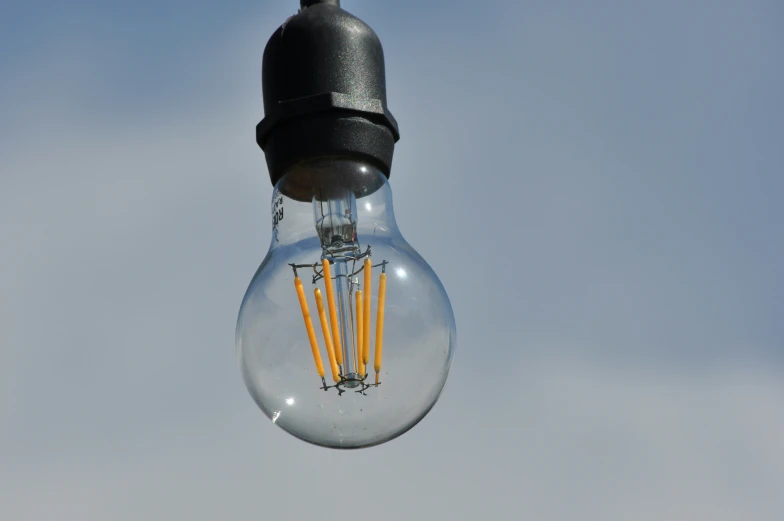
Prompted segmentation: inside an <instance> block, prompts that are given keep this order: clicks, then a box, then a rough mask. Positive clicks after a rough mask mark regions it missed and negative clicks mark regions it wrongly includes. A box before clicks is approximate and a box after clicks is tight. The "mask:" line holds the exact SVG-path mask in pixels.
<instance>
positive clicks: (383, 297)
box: [373, 273, 387, 383]
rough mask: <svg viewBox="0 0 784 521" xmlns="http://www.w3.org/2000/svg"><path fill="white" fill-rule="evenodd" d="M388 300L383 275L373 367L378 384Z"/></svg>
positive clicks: (379, 289) (381, 277) (380, 279)
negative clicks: (385, 305)
mask: <svg viewBox="0 0 784 521" xmlns="http://www.w3.org/2000/svg"><path fill="white" fill-rule="evenodd" d="M386 299H387V275H386V273H382V274H381V276H380V277H379V280H378V315H377V316H376V356H375V359H374V360H373V367H374V368H375V370H376V383H378V373H379V371H381V350H382V348H383V344H382V342H383V340H384V303H385V302H386Z"/></svg>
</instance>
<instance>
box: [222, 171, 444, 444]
mask: <svg viewBox="0 0 784 521" xmlns="http://www.w3.org/2000/svg"><path fill="white" fill-rule="evenodd" d="M272 225H273V228H272V229H273V232H272V244H271V246H270V249H269V252H268V253H267V256H266V257H265V259H264V261H263V262H262V263H261V266H260V267H259V269H258V271H257V272H256V274H255V276H254V277H253V280H252V281H251V283H250V286H249V287H248V291H247V293H246V294H245V298H244V299H243V302H242V307H241V308H240V312H239V318H238V321H237V336H236V342H237V355H238V357H239V362H240V367H241V370H242V375H243V378H244V380H245V384H246V385H247V387H248V390H249V391H250V394H251V395H252V396H253V399H254V400H255V401H256V403H257V404H258V406H259V407H260V408H261V410H262V411H264V414H266V415H267V416H268V417H269V418H270V419H271V420H272V421H273V423H275V424H276V425H277V426H279V427H281V428H282V429H283V430H285V431H286V432H288V433H290V434H292V435H294V436H296V437H297V438H300V439H302V440H305V441H307V442H310V443H313V444H316V445H321V446H325V447H333V448H345V449H350V448H360V447H369V446H372V445H377V444H380V443H384V442H386V441H389V440H391V439H393V438H396V437H397V436H400V435H401V434H403V433H404V432H406V431H407V430H409V429H410V428H411V427H413V426H414V425H416V424H417V423H418V422H419V421H420V420H421V419H422V418H423V417H424V416H425V415H426V414H427V413H428V411H430V409H431V408H432V407H433V405H434V404H435V402H436V400H438V397H439V395H440V394H441V391H442V389H443V387H444V384H445V382H446V378H447V374H448V373H449V367H450V365H451V362H452V357H453V355H454V349H455V322H454V316H453V314H452V307H451V305H450V303H449V298H448V297H447V294H446V291H445V290H444V287H443V286H442V285H441V282H440V281H439V280H438V277H437V276H436V274H435V273H434V272H433V270H432V269H431V268H430V266H428V264H427V263H426V262H425V261H424V259H422V257H421V256H420V255H419V254H418V253H417V252H416V251H414V249H413V248H412V247H411V246H410V245H409V244H408V243H407V242H406V241H405V239H403V236H402V235H401V234H400V231H399V230H398V227H397V224H396V223H395V217H394V213H393V211H392V190H391V189H390V186H389V182H388V181H387V179H386V177H385V176H384V175H383V174H382V173H381V172H380V171H378V170H377V169H376V168H374V167H373V166H371V165H369V164H366V163H363V162H361V161H357V160H349V159H321V160H314V161H309V162H305V163H300V164H298V165H296V166H295V167H292V168H291V169H290V170H289V171H288V172H287V173H286V174H285V175H284V176H283V177H282V178H281V179H280V181H279V182H278V183H277V185H276V186H275V189H274V192H273V196H272Z"/></svg>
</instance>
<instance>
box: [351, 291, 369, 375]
mask: <svg viewBox="0 0 784 521" xmlns="http://www.w3.org/2000/svg"><path fill="white" fill-rule="evenodd" d="M354 298H356V300H357V367H359V374H360V375H362V376H365V363H364V362H363V361H362V358H363V356H364V355H365V349H367V348H366V347H365V346H364V344H363V341H364V337H365V335H364V334H363V331H362V326H363V324H362V322H363V321H362V291H360V290H357V292H356V293H355V294H354Z"/></svg>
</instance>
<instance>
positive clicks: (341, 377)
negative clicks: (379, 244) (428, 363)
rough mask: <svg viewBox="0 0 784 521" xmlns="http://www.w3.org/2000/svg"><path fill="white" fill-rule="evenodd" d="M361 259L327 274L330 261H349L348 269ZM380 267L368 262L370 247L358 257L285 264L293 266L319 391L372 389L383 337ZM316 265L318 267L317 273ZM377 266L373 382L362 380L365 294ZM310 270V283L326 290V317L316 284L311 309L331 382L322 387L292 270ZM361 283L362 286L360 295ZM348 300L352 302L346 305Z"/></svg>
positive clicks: (367, 301) (367, 348) (367, 321)
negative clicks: (315, 312) (345, 269)
mask: <svg viewBox="0 0 784 521" xmlns="http://www.w3.org/2000/svg"><path fill="white" fill-rule="evenodd" d="M362 259H364V262H363V264H362V265H361V266H360V267H359V268H358V269H356V270H353V269H352V272H351V273H347V274H340V273H339V274H337V275H335V276H334V277H333V276H332V265H331V264H337V263H347V262H351V263H352V268H356V264H357V261H360V260H362ZM386 265H387V261H382V262H381V263H379V264H376V265H375V266H374V265H373V264H372V262H371V258H370V247H368V249H367V251H366V252H365V253H363V254H361V255H358V256H353V255H345V256H341V258H340V259H339V260H334V259H333V261H332V263H330V260H329V259H327V258H324V259H322V261H321V263H313V264H290V266H291V267H292V269H293V270H294V287H295V289H296V292H297V298H298V300H299V305H300V308H301V310H302V318H303V320H304V322H305V331H306V332H307V336H308V341H309V342H310V349H311V352H312V354H313V361H314V363H315V365H316V372H317V373H318V375H319V377H321V383H322V387H321V389H324V390H325V391H327V390H329V389H331V388H333V387H334V388H335V389H337V391H338V395H342V394H343V393H344V392H345V391H346V389H355V388H357V387H360V389H359V390H357V391H355V392H358V393H360V394H365V390H367V389H368V388H370V387H378V385H379V384H380V383H381V382H380V381H379V373H380V372H381V362H382V351H383V337H384V306H385V303H386V277H387V276H386ZM319 267H321V270H320V271H319ZM374 267H381V274H380V275H379V285H378V303H377V313H378V315H377V319H376V336H375V339H376V343H375V355H374V361H373V368H374V369H375V373H376V376H375V383H372V384H367V383H365V380H366V379H367V364H368V363H369V356H370V355H369V353H370V296H371V289H370V287H371V283H372V276H373V274H372V269H373V268H374ZM302 268H312V269H313V271H314V273H315V274H314V275H313V284H314V285H315V284H317V283H318V281H319V280H323V281H324V292H325V294H326V299H327V306H326V309H328V310H329V321H328V320H327V313H326V310H325V306H324V302H323V298H322V292H321V289H320V288H319V287H316V288H315V290H314V292H313V293H314V296H315V300H316V309H317V310H318V315H319V322H320V324H321V331H322V334H323V336H324V345H325V346H326V349H327V357H328V358H329V365H330V370H331V372H332V380H333V382H334V385H327V383H326V380H325V373H324V364H323V362H322V360H321V352H320V350H319V346H318V340H317V339H316V334H315V330H314V328H313V321H312V319H311V315H310V311H309V308H308V303H307V299H306V297H305V291H304V289H303V286H302V280H301V279H300V278H299V275H298V274H297V269H302ZM360 274H361V275H362V279H363V283H362V284H360V282H359V280H360V279H359V275H360ZM340 278H344V279H346V281H347V285H345V287H346V288H347V291H345V292H341V291H337V293H338V296H337V300H336V290H335V286H338V287H344V284H345V282H344V281H342V280H339V279H340ZM362 286H364V287H365V292H364V294H363V292H362V289H360V288H361V287H362ZM351 302H354V306H355V307H353V308H352V306H351Z"/></svg>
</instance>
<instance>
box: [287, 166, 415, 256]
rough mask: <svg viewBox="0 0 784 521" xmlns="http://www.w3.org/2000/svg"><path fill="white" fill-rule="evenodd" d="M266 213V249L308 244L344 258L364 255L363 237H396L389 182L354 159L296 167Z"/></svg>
mask: <svg viewBox="0 0 784 521" xmlns="http://www.w3.org/2000/svg"><path fill="white" fill-rule="evenodd" d="M271 212H272V228H273V233H272V244H271V249H277V248H279V247H288V246H293V247H297V246H295V245H297V244H298V243H300V242H301V241H313V244H312V246H314V247H316V246H318V247H319V249H320V250H321V251H322V252H323V254H324V255H325V256H326V257H330V258H337V257H341V256H342V257H346V256H353V255H355V254H356V253H357V252H359V251H364V249H365V248H366V246H367V244H366V241H367V238H368V237H371V236H372V237H374V239H377V240H384V239H385V238H388V239H390V240H391V239H393V238H394V237H396V236H398V235H399V234H400V232H399V230H398V228H397V223H396V221H395V215H394V210H393V208H392V189H391V187H390V186H389V181H388V180H387V179H386V177H385V176H384V174H383V173H381V172H380V171H379V170H378V169H376V168H374V167H373V166H371V165H369V164H368V163H362V162H357V161H355V160H349V159H337V160H335V159H330V160H316V161H311V162H306V163H300V164H298V165H297V167H296V168H293V169H290V170H289V171H288V172H287V173H286V174H285V175H284V176H283V177H282V178H281V179H280V181H278V184H277V185H275V190H274V191H273V194H272V207H271Z"/></svg>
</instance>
